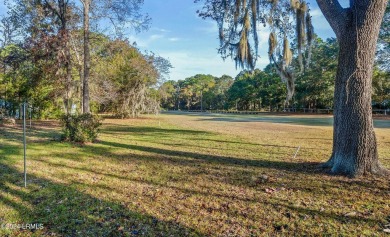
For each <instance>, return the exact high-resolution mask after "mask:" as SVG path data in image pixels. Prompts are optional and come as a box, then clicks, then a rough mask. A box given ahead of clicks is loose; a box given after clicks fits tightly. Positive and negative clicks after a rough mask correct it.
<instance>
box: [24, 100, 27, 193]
mask: <svg viewBox="0 0 390 237" xmlns="http://www.w3.org/2000/svg"><path fill="white" fill-rule="evenodd" d="M23 148H24V187H25V188H26V187H27V169H26V103H23Z"/></svg>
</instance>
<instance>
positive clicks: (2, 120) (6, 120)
mask: <svg viewBox="0 0 390 237" xmlns="http://www.w3.org/2000/svg"><path fill="white" fill-rule="evenodd" d="M0 124H4V125H12V126H14V125H15V124H16V122H15V119H13V118H9V117H3V118H0Z"/></svg>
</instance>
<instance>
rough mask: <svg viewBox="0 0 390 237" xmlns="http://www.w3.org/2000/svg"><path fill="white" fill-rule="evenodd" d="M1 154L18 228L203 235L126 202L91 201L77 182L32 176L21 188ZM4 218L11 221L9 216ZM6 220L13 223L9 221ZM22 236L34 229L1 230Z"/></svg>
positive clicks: (1, 199) (0, 196) (6, 194)
mask: <svg viewBox="0 0 390 237" xmlns="http://www.w3.org/2000/svg"><path fill="white" fill-rule="evenodd" d="M13 148H14V149H18V148H17V147H13ZM1 153H3V152H1ZM1 153H0V157H1V159H0V169H1V173H0V204H1V205H4V206H7V207H8V208H11V209H13V210H14V211H15V212H17V214H18V216H19V218H18V220H17V222H18V223H19V224H23V223H24V224H27V223H40V224H43V226H44V229H43V230H37V231H35V232H36V233H35V234H36V235H37V236H41V235H48V236H52V235H60V236H169V235H174V236H185V235H190V234H191V235H194V236H195V235H198V236H200V235H201V234H200V233H199V232H197V231H196V230H194V229H191V228H188V227H185V226H182V225H180V224H179V223H177V222H173V221H164V220H160V219H158V218H155V217H153V216H150V215H148V214H145V213H140V212H137V211H134V210H131V209H130V208H129V207H127V206H126V205H125V204H119V203H116V202H110V201H105V200H102V199H99V198H97V197H93V196H91V195H88V194H86V193H83V192H82V191H80V190H77V189H76V188H75V187H73V186H74V185H73V184H70V185H65V184H61V183H56V182H53V181H51V180H49V179H46V178H42V177H37V176H35V175H31V174H28V180H29V182H28V187H27V189H25V188H21V187H22V186H23V182H22V180H23V173H21V172H19V171H18V170H17V169H16V168H14V167H13V166H12V165H10V164H9V163H10V162H9V161H8V160H7V157H6V156H4V154H1ZM124 202H125V203H126V200H124ZM3 215H5V217H7V213H3ZM12 221H15V220H12ZM3 222H5V223H12V222H11V221H9V220H7V219H5V220H3ZM20 232H21V233H24V234H25V235H30V234H33V232H34V231H31V230H14V232H13V231H11V230H6V229H0V235H2V234H4V235H10V236H13V235H16V234H17V233H19V234H20ZM24 234H22V235H24Z"/></svg>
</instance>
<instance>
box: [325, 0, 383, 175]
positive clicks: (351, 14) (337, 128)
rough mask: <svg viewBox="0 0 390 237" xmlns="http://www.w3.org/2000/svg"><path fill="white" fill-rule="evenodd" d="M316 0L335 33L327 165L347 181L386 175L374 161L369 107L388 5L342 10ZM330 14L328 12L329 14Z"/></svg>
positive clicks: (371, 0)
mask: <svg viewBox="0 0 390 237" xmlns="http://www.w3.org/2000/svg"><path fill="white" fill-rule="evenodd" d="M329 2H330V0H323V1H321V0H318V3H319V6H320V7H321V10H322V11H323V13H324V15H325V16H326V18H327V19H328V21H329V23H330V24H331V26H332V28H333V29H334V31H335V33H336V36H337V39H338V42H339V45H340V52H339V62H338V69H337V75H336V81H335V93H334V131H333V152H332V156H331V158H330V160H329V161H328V162H327V163H326V166H327V167H329V168H330V169H331V172H332V173H337V174H344V175H348V176H351V177H355V176H360V175H365V174H381V173H384V172H386V171H385V170H384V169H383V168H381V166H380V164H379V161H378V150H377V141H376V137H375V132H374V126H373V120H372V108H371V92H372V73H373V64H374V57H375V52H376V42H377V39H378V34H379V28H380V25H381V22H382V17H383V13H384V10H385V7H386V3H387V0H361V1H356V2H353V1H351V7H350V8H346V9H343V8H341V7H339V6H338V5H337V4H336V5H335V6H333V7H329V6H326V5H325V4H331V3H329ZM329 11H332V12H329Z"/></svg>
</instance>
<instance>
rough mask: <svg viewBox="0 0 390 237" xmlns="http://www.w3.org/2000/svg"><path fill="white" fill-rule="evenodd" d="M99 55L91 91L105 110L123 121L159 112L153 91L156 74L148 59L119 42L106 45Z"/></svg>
mask: <svg viewBox="0 0 390 237" xmlns="http://www.w3.org/2000/svg"><path fill="white" fill-rule="evenodd" d="M100 55H101V59H100V60H99V62H97V63H98V65H97V66H96V70H97V72H96V74H97V75H96V81H95V82H94V86H93V88H96V90H95V91H94V94H95V96H96V97H97V98H99V101H98V102H99V103H100V104H105V105H106V108H107V111H112V112H114V113H115V114H117V115H118V116H120V117H122V118H127V117H137V116H139V115H140V114H141V113H145V112H146V113H157V112H158V111H159V100H158V99H159V98H158V97H157V95H156V94H155V90H154V89H152V88H153V87H155V85H156V83H157V80H158V76H159V73H158V70H157V69H156V68H155V66H154V62H153V61H152V60H151V58H150V57H148V56H145V55H142V54H141V53H140V52H139V50H138V49H137V48H135V47H133V46H130V45H129V44H128V42H126V41H122V40H115V41H110V42H108V43H107V44H106V45H105V47H104V48H103V49H102V51H101V52H100ZM95 83H96V84H95Z"/></svg>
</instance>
